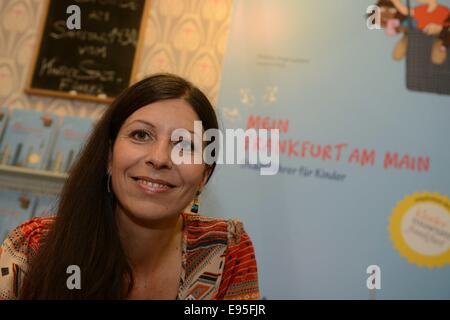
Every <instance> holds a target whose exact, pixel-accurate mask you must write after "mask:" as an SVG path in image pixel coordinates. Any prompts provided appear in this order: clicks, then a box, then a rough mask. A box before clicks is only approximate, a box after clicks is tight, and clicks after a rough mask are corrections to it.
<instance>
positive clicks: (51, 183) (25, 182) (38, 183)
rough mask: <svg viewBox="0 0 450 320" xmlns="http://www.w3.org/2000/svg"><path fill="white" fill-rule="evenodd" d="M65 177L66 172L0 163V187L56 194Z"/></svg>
mask: <svg viewBox="0 0 450 320" xmlns="http://www.w3.org/2000/svg"><path fill="white" fill-rule="evenodd" d="M67 177H68V175H67V174H66V173H56V172H50V171H45V170H36V169H30V168H22V167H15V166H8V165H0V188H8V189H14V190H19V191H31V192H33V193H37V194H58V193H59V192H60V191H61V189H62V186H63V185H64V182H65V180H66V179H67Z"/></svg>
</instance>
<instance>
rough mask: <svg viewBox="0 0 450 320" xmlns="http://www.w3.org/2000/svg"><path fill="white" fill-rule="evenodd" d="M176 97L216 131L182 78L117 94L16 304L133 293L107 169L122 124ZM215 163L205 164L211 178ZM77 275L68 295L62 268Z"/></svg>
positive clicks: (208, 110)
mask: <svg viewBox="0 0 450 320" xmlns="http://www.w3.org/2000/svg"><path fill="white" fill-rule="evenodd" d="M174 98H181V99H184V100H185V101H187V102H188V103H189V104H190V105H191V106H192V108H193V109H194V111H195V112H196V113H197V115H198V117H199V118H200V120H201V121H202V124H203V128H204V129H205V130H207V129H210V128H215V129H218V123H217V118H216V114H215V112H214V109H213V107H212V106H211V103H210V102H209V101H208V99H207V98H206V96H205V95H204V94H203V93H202V92H201V91H200V90H199V89H198V88H196V87H195V86H194V85H192V84H191V83H190V82H188V81H186V80H185V79H183V78H181V77H178V76H175V75H171V74H157V75H153V76H150V77H148V78H146V79H144V80H141V81H139V82H137V83H136V84H134V85H133V86H131V87H130V88H128V89H126V90H125V91H123V92H122V93H121V94H120V96H118V97H117V98H116V99H115V101H114V102H113V103H112V104H111V106H110V107H109V108H108V109H107V110H106V111H105V113H104V114H103V116H102V118H101V119H100V120H99V121H98V122H97V124H96V126H95V128H94V130H93V132H92V134H91V135H90V137H89V139H88V141H87V142H86V144H85V146H84V148H83V149H82V151H81V153H80V155H79V158H78V161H77V162H76V163H75V164H74V166H73V167H72V169H71V170H70V173H69V177H68V179H67V181H66V183H65V185H64V187H63V190H62V192H61V194H60V197H59V205H58V212H57V216H56V219H55V222H54V223H53V224H52V225H51V227H50V230H49V232H48V233H47V235H46V236H45V237H43V239H42V240H41V243H40V247H39V250H38V251H37V252H36V254H35V255H34V256H33V257H32V258H31V261H30V264H29V270H28V272H27V274H26V276H25V279H24V283H23V286H22V290H21V296H20V298H21V299H122V298H125V297H126V296H127V295H128V294H129V293H130V290H131V289H132V288H133V276H132V271H131V267H130V264H129V262H128V260H127V257H126V254H125V252H124V250H123V248H122V245H121V242H120V238H119V232H118V228H117V225H116V220H115V217H114V211H115V206H116V200H115V197H114V195H113V194H112V193H108V191H107V187H106V185H107V165H108V154H109V151H110V148H111V147H112V146H113V145H114V142H115V140H116V137H117V134H118V132H119V129H120V128H121V126H122V124H123V123H124V121H125V120H126V119H127V118H128V117H129V116H130V115H131V114H132V113H133V112H135V111H136V110H138V109H139V108H141V107H143V106H146V105H148V104H150V103H153V102H156V101H161V100H167V99H174ZM214 168H215V163H214V164H212V165H211V172H210V175H209V177H208V180H209V178H210V177H211V174H212V172H213V171H214ZM70 265H77V266H79V267H80V270H81V290H77V289H74V290H69V289H68V288H67V285H66V281H67V278H68V277H69V276H70V274H67V273H66V271H67V267H68V266H70Z"/></svg>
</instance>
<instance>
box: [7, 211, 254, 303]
mask: <svg viewBox="0 0 450 320" xmlns="http://www.w3.org/2000/svg"><path fill="white" fill-rule="evenodd" d="M182 216H183V221H184V226H183V245H182V250H183V252H182V272H181V279H180V280H181V281H180V287H179V289H178V296H177V299H182V300H185V299H186V300H201V299H214V300H216V299H239V300H244V299H245V300H247V299H249V300H256V299H259V298H260V296H259V288H258V274H257V267H256V259H255V252H254V248H253V244H252V241H251V240H250V238H249V236H248V234H247V233H246V232H245V230H244V228H243V225H242V223H241V222H239V221H236V220H225V219H220V218H212V217H205V216H202V215H196V214H190V213H183V214H182ZM54 220H55V217H48V218H33V219H31V220H28V221H27V222H24V223H22V224H21V225H19V226H18V227H17V228H15V229H14V230H13V231H11V232H10V234H9V235H8V237H7V238H6V239H5V241H4V242H3V244H2V246H1V247H0V300H3V299H5V300H9V299H17V298H18V297H19V295H20V289H21V286H22V282H23V277H24V275H25V273H26V272H27V267H28V261H29V258H30V257H32V256H33V255H34V254H35V253H36V252H37V250H38V247H39V241H40V239H41V238H42V236H43V235H44V234H45V233H46V232H48V230H49V227H50V226H51V225H52V223H53V222H54Z"/></svg>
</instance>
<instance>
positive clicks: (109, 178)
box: [106, 172, 111, 193]
mask: <svg viewBox="0 0 450 320" xmlns="http://www.w3.org/2000/svg"><path fill="white" fill-rule="evenodd" d="M106 175H107V176H108V179H107V181H106V190H108V193H111V187H110V184H111V174H110V173H109V172H108V173H107V174H106Z"/></svg>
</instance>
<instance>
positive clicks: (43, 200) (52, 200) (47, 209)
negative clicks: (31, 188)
mask: <svg viewBox="0 0 450 320" xmlns="http://www.w3.org/2000/svg"><path fill="white" fill-rule="evenodd" d="M57 210H58V198H57V196H56V195H44V196H38V197H37V201H36V202H35V207H34V208H33V213H32V216H34V217H50V216H55V215H56V214H57Z"/></svg>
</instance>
